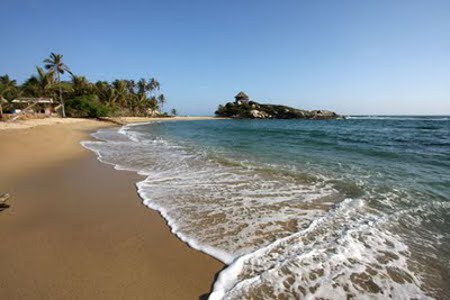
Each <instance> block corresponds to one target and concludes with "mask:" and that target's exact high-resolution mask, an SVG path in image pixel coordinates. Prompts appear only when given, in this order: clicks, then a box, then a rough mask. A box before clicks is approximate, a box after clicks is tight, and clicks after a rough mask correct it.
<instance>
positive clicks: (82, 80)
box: [72, 75, 92, 96]
mask: <svg viewBox="0 0 450 300" xmlns="http://www.w3.org/2000/svg"><path fill="white" fill-rule="evenodd" d="M72 88H73V93H74V96H82V95H88V94H91V92H92V84H91V83H90V82H89V81H88V80H87V79H86V77H84V76H75V75H74V76H72Z"/></svg>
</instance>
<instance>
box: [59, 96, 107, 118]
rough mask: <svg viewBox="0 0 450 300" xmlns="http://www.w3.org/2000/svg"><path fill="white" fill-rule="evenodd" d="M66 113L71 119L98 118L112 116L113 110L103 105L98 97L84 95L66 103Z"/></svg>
mask: <svg viewBox="0 0 450 300" xmlns="http://www.w3.org/2000/svg"><path fill="white" fill-rule="evenodd" d="M66 112H67V115H68V116H69V117H76V118H98V117H107V116H109V115H111V114H112V111H111V109H110V108H109V107H108V106H106V105H105V104H103V103H101V102H100V101H99V99H98V97H97V96H96V95H84V96H79V97H75V98H73V99H70V100H68V101H66Z"/></svg>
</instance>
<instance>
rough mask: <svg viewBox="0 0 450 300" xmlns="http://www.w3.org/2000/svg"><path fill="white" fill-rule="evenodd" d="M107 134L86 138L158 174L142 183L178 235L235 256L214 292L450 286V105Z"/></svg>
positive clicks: (408, 292) (282, 293)
mask: <svg viewBox="0 0 450 300" xmlns="http://www.w3.org/2000/svg"><path fill="white" fill-rule="evenodd" d="M93 136H94V137H95V140H93V141H84V142H83V145H84V146H85V147H86V148H88V149H90V150H92V151H94V152H95V153H96V154H97V155H98V158H99V160H100V161H102V162H104V163H108V164H112V165H114V166H115V168H116V169H119V170H131V171H135V172H137V173H139V174H141V175H144V176H145V179H144V180H142V181H140V182H137V183H136V186H137V191H138V193H139V196H140V198H141V199H142V202H143V204H144V205H145V206H147V207H148V208H150V209H154V210H157V211H159V212H160V214H161V215H162V216H163V217H164V218H165V219H166V221H167V223H168V225H169V226H170V227H171V230H172V232H173V234H175V235H177V236H178V237H179V238H180V239H181V240H183V241H184V242H186V243H187V244H188V245H189V246H191V247H192V248H195V249H197V250H199V251H202V252H204V253H207V254H208V255H211V256H213V257H215V258H217V259H218V260H220V261H222V262H224V263H225V264H226V267H225V268H224V269H223V270H222V271H220V273H219V274H218V275H217V276H216V278H215V279H214V278H212V279H211V280H212V282H211V284H212V287H213V288H212V292H211V294H210V296H209V298H210V299H450V117H448V116H436V117H429V116H427V117H424V116H416V117H411V116H408V117H404V116H370V117H368V116H360V117H358V116H354V117H349V118H348V119H346V120H323V121H319V120H198V121H167V122H152V123H147V124H134V125H127V126H124V127H122V128H120V129H117V128H113V129H101V130H99V131H98V132H96V133H95V134H93ZM143 209H145V208H144V207H143ZM213 280H215V281H213Z"/></svg>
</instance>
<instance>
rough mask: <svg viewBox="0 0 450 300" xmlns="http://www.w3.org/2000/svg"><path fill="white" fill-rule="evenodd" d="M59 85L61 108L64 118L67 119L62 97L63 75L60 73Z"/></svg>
mask: <svg viewBox="0 0 450 300" xmlns="http://www.w3.org/2000/svg"><path fill="white" fill-rule="evenodd" d="M58 85H59V101H60V102H61V108H62V117H63V118H65V117H66V108H65V105H64V100H63V97H62V88H61V75H60V74H59V73H58Z"/></svg>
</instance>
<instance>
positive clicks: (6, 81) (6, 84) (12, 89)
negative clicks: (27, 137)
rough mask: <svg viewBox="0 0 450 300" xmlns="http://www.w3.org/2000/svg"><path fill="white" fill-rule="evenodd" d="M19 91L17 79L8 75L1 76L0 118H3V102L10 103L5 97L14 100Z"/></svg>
mask: <svg viewBox="0 0 450 300" xmlns="http://www.w3.org/2000/svg"><path fill="white" fill-rule="evenodd" d="M17 91H18V90H17V86H16V81H15V80H11V79H10V78H9V76H8V75H3V76H0V119H2V118H3V106H2V104H3V103H5V104H8V100H6V99H5V98H10V100H12V99H13V98H14V97H15V96H16V95H17Z"/></svg>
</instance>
